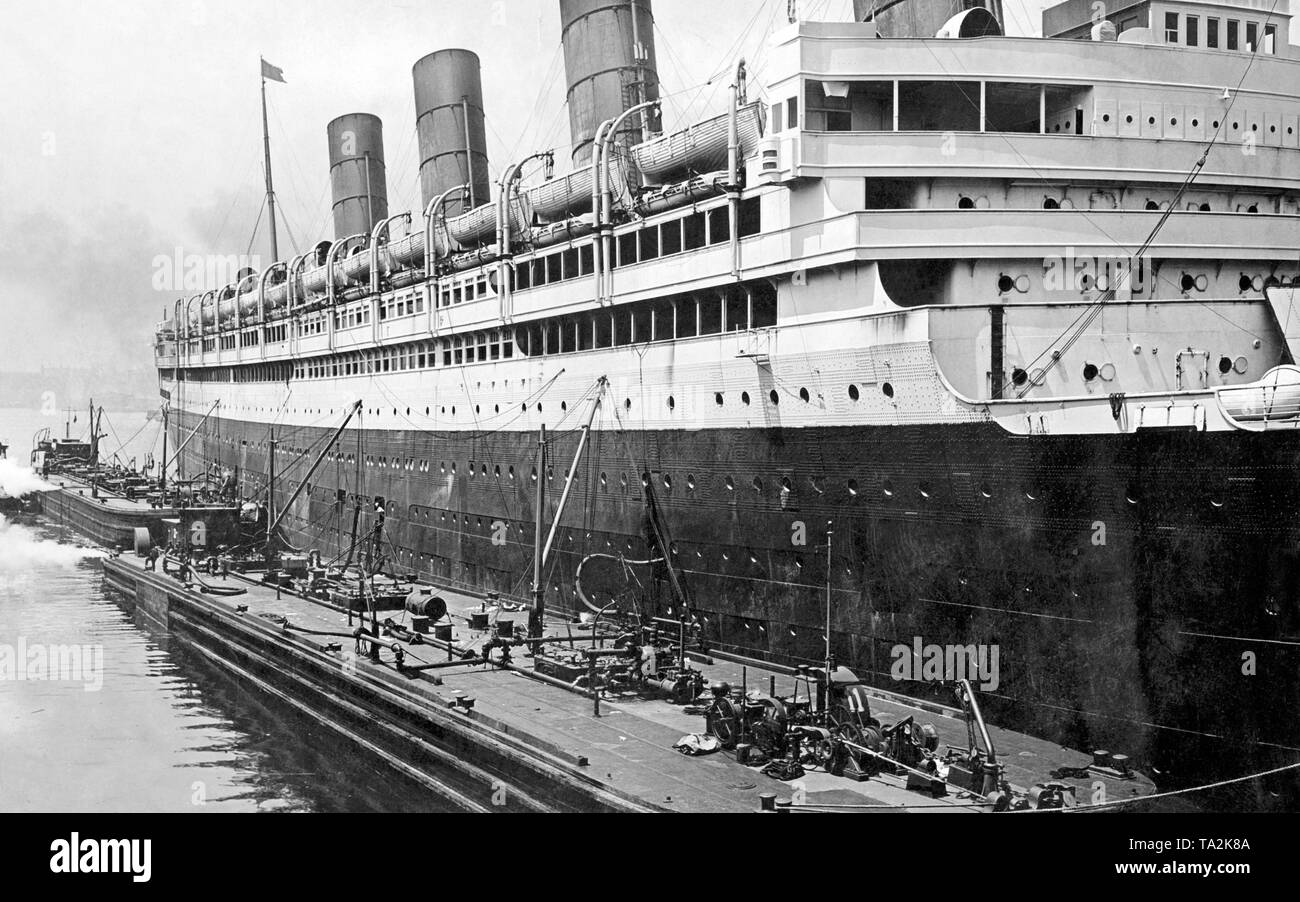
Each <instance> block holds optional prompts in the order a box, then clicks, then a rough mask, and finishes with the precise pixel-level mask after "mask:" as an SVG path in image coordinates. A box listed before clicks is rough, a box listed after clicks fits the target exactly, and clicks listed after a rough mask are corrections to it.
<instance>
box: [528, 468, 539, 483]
mask: <svg viewBox="0 0 1300 902" xmlns="http://www.w3.org/2000/svg"><path fill="white" fill-rule="evenodd" d="M528 478H529V479H531V480H532V481H533V482H536V481H537V468H536V467H533V472H532V473H531V474H530V475H529V477H528Z"/></svg>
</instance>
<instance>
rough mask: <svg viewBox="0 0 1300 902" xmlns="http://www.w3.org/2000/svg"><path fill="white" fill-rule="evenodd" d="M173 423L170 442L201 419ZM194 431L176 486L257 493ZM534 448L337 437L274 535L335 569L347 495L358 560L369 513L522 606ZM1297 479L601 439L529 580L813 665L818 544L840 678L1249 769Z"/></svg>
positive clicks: (424, 568) (1117, 440)
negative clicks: (182, 481)
mask: <svg viewBox="0 0 1300 902" xmlns="http://www.w3.org/2000/svg"><path fill="white" fill-rule="evenodd" d="M176 419H177V420H178V422H176V423H175V424H174V426H175V428H176V429H177V430H178V431H188V430H189V429H191V428H193V426H194V425H195V424H196V423H197V422H198V419H197V417H196V416H194V415H193V414H187V415H183V416H180V417H177V418H176ZM208 431H210V434H208V435H205V436H204V437H203V438H202V440H196V441H195V442H193V443H192V444H191V446H190V447H188V448H187V449H186V452H185V461H184V464H185V466H186V467H187V469H188V470H189V471H190V472H198V471H201V470H202V468H203V467H204V466H205V463H212V462H219V463H220V464H221V465H222V466H224V467H227V468H230V469H237V470H239V472H240V474H241V483H242V484H243V485H244V486H245V493H246V494H251V493H253V492H254V491H255V490H256V488H257V487H259V486H261V485H264V483H265V476H264V474H265V473H266V472H267V470H268V467H267V460H266V453H265V450H264V447H265V445H266V440H267V438H268V428H267V425H266V424H265V423H255V422H247V421H241V420H237V419H231V418H223V419H220V420H219V421H217V422H216V423H215V424H213V425H211V426H210V430H205V432H208ZM330 432H331V430H330V429H328V428H312V427H298V428H294V429H292V430H291V433H290V434H291V435H292V439H291V440H288V441H286V442H285V444H287V445H290V448H291V450H296V451H301V452H304V454H303V455H302V456H301V457H300V458H299V459H298V461H297V462H295V463H293V464H292V465H291V467H292V468H291V469H285V466H284V463H283V462H282V463H281V464H280V468H281V471H282V473H283V476H282V478H280V479H279V480H277V486H276V490H277V491H276V497H277V509H279V507H280V506H281V505H284V504H285V503H286V502H287V501H288V500H289V496H290V494H291V493H292V491H293V489H294V488H295V487H296V480H299V479H301V477H302V474H303V473H305V471H306V468H307V466H308V463H307V461H308V459H309V458H310V457H311V456H313V455H312V454H306V453H305V452H308V451H311V452H316V451H319V450H320V449H321V448H323V447H324V445H325V442H326V441H327V437H328V435H329V434H330ZM537 439H538V436H537V434H536V433H533V432H526V431H518V432H512V431H490V432H483V433H464V432H438V431H424V430H416V429H412V430H409V431H404V430H395V429H382V430H372V429H363V430H355V431H352V432H349V433H348V434H347V435H346V436H345V438H344V439H343V441H342V442H341V443H340V445H339V446H337V448H336V450H335V452H331V455H330V458H329V459H327V461H326V462H325V463H324V464H323V465H322V466H321V467H320V468H319V470H318V471H317V473H316V474H315V475H314V477H313V479H312V482H311V485H310V490H309V491H306V492H304V493H302V495H301V496H300V498H299V500H297V501H296V502H295V504H294V506H293V508H292V509H291V510H290V511H289V512H288V514H287V516H286V520H285V526H286V528H287V530H288V532H289V534H290V536H291V537H292V538H293V541H295V543H297V544H299V545H309V546H310V547H314V548H319V549H321V550H322V551H323V552H325V553H326V554H333V555H343V554H345V553H346V550H347V549H348V547H349V546H351V545H352V542H353V533H352V523H353V519H354V516H353V515H354V509H353V507H354V504H355V503H356V500H357V498H358V497H360V498H361V499H363V503H362V505H361V507H362V511H363V513H362V516H361V518H360V526H359V535H361V536H363V537H364V536H365V535H367V534H368V531H369V530H370V529H371V526H372V524H373V523H374V517H373V510H372V507H373V502H374V500H375V499H376V498H382V499H383V501H384V508H385V513H386V517H385V534H386V539H385V544H386V545H387V551H386V554H387V556H388V558H389V560H390V561H391V566H393V567H394V568H395V569H397V570H399V571H402V572H410V573H416V574H419V576H420V577H422V578H424V579H428V580H430V581H432V582H434V583H442V584H445V585H448V586H452V587H456V588H460V589H466V590H472V591H481V592H488V591H493V592H500V593H501V594H502V595H503V596H504V597H507V598H515V599H519V600H524V599H526V598H527V597H528V595H529V591H530V588H531V586H530V583H529V580H530V574H531V561H532V550H533V544H534V539H533V522H534V505H535V500H536V494H537V486H536V483H535V482H534V480H533V478H532V473H533V472H534V467H535V464H536V454H537V444H538V442H537ZM577 443H578V433H577V431H575V430H571V431H569V432H565V433H559V434H557V435H556V436H554V437H553V439H552V441H551V442H550V444H549V453H550V456H549V461H550V465H549V467H548V468H547V470H544V471H543V472H542V474H541V478H542V479H543V480H545V481H546V495H547V497H546V502H545V511H544V516H543V523H544V527H543V529H544V532H545V531H546V530H548V529H549V524H550V522H551V519H552V517H553V516H554V514H555V511H556V503H557V501H558V499H559V496H560V494H561V490H562V488H563V486H564V481H565V475H566V472H567V470H568V468H569V466H570V464H571V462H572V459H573V455H574V453H575V451H576V448H577ZM348 454H352V455H355V457H354V458H349V457H348V456H347V455H348ZM336 458H337V459H336ZM368 459H369V461H370V462H367V460H368ZM281 460H282V461H283V458H282V459H281ZM356 460H361V461H362V463H361V464H360V465H358V464H356V463H355V461H356ZM381 460H382V461H384V462H385V465H384V466H380V464H379V462H380V461H381ZM394 464H395V465H394ZM1298 465H1300V436H1297V435H1293V434H1277V433H1273V434H1252V433H1245V432H1233V433H1223V432H1220V433H1205V432H1199V431H1195V430H1145V429H1144V430H1138V431H1137V432H1135V433H1132V434H1124V435H1114V436H1079V435H1072V436H1045V435H1033V436H1013V435H1011V434H1009V433H1007V432H1006V431H1004V430H1003V429H1002V428H1001V427H999V426H997V425H996V424H992V423H975V424H964V425H954V424H944V425H915V426H856V427H828V428H799V429H781V428H772V429H717V430H708V429H704V430H689V431H688V430H682V431H672V430H654V431H626V432H624V431H602V430H597V431H594V432H593V433H592V435H591V438H590V441H589V442H588V444H587V447H586V449H585V451H584V453H583V455H582V457H581V459H580V460H579V462H578V465H577V470H576V476H575V483H574V486H573V489H572V491H571V492H570V497H569V499H568V503H567V506H566V509H565V512H564V515H563V518H562V523H561V526H560V528H559V529H558V530H557V534H556V537H555V543H554V551H553V552H552V554H551V555H550V557H549V558H548V560H547V567H546V577H545V580H544V581H545V584H546V598H547V605H548V609H549V610H552V611H564V612H568V613H573V612H575V611H578V610H585V609H586V608H585V607H584V603H583V601H582V600H581V598H580V597H579V594H578V588H579V587H578V586H577V585H575V576H576V575H577V574H578V572H579V565H583V570H582V571H581V589H582V590H583V591H585V593H586V595H587V597H588V600H589V601H594V603H595V604H598V605H603V604H605V603H607V602H609V601H611V600H614V599H617V600H618V606H619V608H620V609H622V610H625V611H633V610H635V611H637V612H640V613H653V614H659V615H669V616H672V615H675V614H676V613H678V612H679V611H680V599H681V594H679V591H680V592H684V593H685V595H686V597H687V598H688V599H689V603H690V608H691V612H692V614H693V615H694V617H695V618H696V619H697V620H698V621H699V626H700V635H701V638H702V639H703V641H704V642H705V643H706V644H707V645H708V646H709V647H711V648H713V649H716V650H718V651H723V652H729V653H733V654H738V655H744V656H749V657H753V658H758V659H762V660H769V661H774V662H778V663H782V664H788V665H798V664H805V663H806V664H816V663H819V662H820V661H822V660H823V658H824V655H825V640H824V635H825V628H824V624H825V619H826V599H827V588H826V587H827V576H828V574H827V558H826V554H825V551H824V548H825V546H826V544H827V531H828V522H829V524H831V525H830V530H831V533H832V534H831V537H830V546H831V556H830V568H829V570H830V573H829V579H830V587H831V590H830V599H831V615H830V619H831V646H832V653H833V655H834V658H835V660H836V661H837V663H840V664H843V665H845V666H848V667H850V668H852V669H853V670H854V671H856V672H857V673H858V674H859V675H860V676H862V677H863V678H865V679H868V680H870V681H871V682H873V683H875V684H877V685H880V686H883V687H887V688H891V689H895V690H901V691H906V692H911V693H914V694H928V695H935V696H940V697H943V696H945V695H946V696H947V699H946V700H951V696H950V692H951V689H950V684H949V686H948V687H945V686H944V685H942V684H941V683H940V682H939V678H943V677H947V678H952V677H953V676H961V675H963V674H961V673H955V672H954V671H953V670H952V668H951V666H950V667H949V668H948V670H947V671H946V672H942V673H940V672H938V671H935V670H926V669H925V668H924V666H923V659H924V658H926V657H927V652H928V651H929V650H930V649H931V648H932V647H935V646H938V647H940V648H944V647H949V648H953V647H962V648H963V649H970V651H971V652H972V655H971V659H972V660H975V659H976V656H977V655H979V654H983V655H985V657H984V658H983V661H984V663H985V665H986V670H987V669H988V668H989V667H992V666H993V664H994V662H996V672H985V673H980V672H979V671H978V670H977V669H976V668H974V667H971V668H968V672H967V673H966V674H965V675H969V676H971V677H972V679H973V680H976V681H978V682H982V683H983V685H984V691H983V693H982V698H983V699H984V707H985V710H986V711H987V712H988V713H989V714H990V717H991V719H992V720H994V721H995V722H996V723H998V724H999V725H1002V726H1006V727H1008V728H1014V729H1022V730H1027V731H1030V732H1035V733H1037V734H1039V735H1043V736H1047V737H1050V738H1053V739H1056V740H1058V741H1060V742H1062V743H1064V744H1068V745H1071V746H1074V747H1077V748H1083V749H1093V748H1106V749H1109V750H1111V751H1115V752H1124V753H1126V754H1129V755H1130V756H1131V757H1132V758H1133V759H1134V760H1135V761H1136V762H1138V763H1140V764H1142V765H1144V766H1149V767H1154V768H1156V769H1158V770H1160V771H1161V772H1163V773H1166V774H1169V775H1171V778H1172V779H1177V778H1179V777H1184V776H1185V777H1186V778H1188V779H1190V778H1191V774H1192V773H1196V774H1204V773H1206V772H1207V771H1214V772H1230V773H1244V772H1246V771H1247V769H1248V767H1250V766H1252V765H1253V764H1259V763H1265V764H1266V763H1269V762H1271V761H1272V760H1274V758H1275V757H1277V756H1287V755H1288V753H1290V752H1293V750H1294V749H1295V747H1297V746H1300V736H1298V735H1297V734H1298V733H1300V728H1298V727H1297V722H1296V718H1295V717H1294V716H1293V713H1294V712H1295V711H1296V710H1300V604H1298V599H1297V590H1296V576H1297V568H1298V566H1300V556H1298V555H1297V552H1296V548H1297V538H1300V535H1298V531H1297V529H1296V527H1295V522H1294V520H1295V518H1294V511H1296V510H1297V509H1298V508H1297V504H1298V502H1300V498H1298V497H1297V487H1296V481H1295V479H1294V476H1293V474H1294V473H1295V472H1296V467H1297V466H1298ZM426 471H427V472H426ZM548 471H549V473H548ZM471 473H472V474H473V475H472V476H471V475H470V474H471ZM783 480H785V481H786V482H783ZM814 480H815V481H814ZM358 489H359V490H360V491H358ZM653 512H657V515H656V514H655V513H653ZM660 545H666V546H668V547H669V548H670V549H671V559H672V562H673V565H674V568H675V573H676V576H677V582H678V583H679V584H680V586H681V587H682V588H681V590H675V589H674V587H673V580H672V579H670V578H669V577H670V574H669V573H668V571H667V569H666V568H665V567H664V566H663V565H662V564H658V565H656V564H653V563H650V564H645V563H636V562H645V561H653V560H655V559H656V557H657V554H658V548H659V546H660ZM592 555H597V556H598V557H594V558H593V557H591V556H592ZM620 559H621V560H620ZM584 561H585V564H584ZM972 646H973V648H972ZM993 654H996V658H993ZM918 655H919V657H918Z"/></svg>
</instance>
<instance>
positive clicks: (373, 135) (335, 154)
mask: <svg viewBox="0 0 1300 902" xmlns="http://www.w3.org/2000/svg"><path fill="white" fill-rule="evenodd" d="M325 135H326V137H327V138H328V139H329V144H330V189H331V193H332V197H333V200H334V238H335V239H340V238H346V237H348V236H349V235H356V234H359V233H361V232H364V233H365V234H367V235H369V234H370V233H371V232H373V231H374V229H375V226H376V225H378V224H379V223H381V222H383V221H384V220H385V219H387V218H388V176H387V169H386V168H385V166H384V126H383V123H382V122H380V121H379V117H378V116H372V115H371V114H370V113H348V114H347V115H346V116H340V117H338V118H337V119H335V120H334V121H333V122H331V123H330V124H329V125H327V126H325Z"/></svg>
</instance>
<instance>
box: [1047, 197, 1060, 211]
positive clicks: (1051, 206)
mask: <svg viewBox="0 0 1300 902" xmlns="http://www.w3.org/2000/svg"><path fill="white" fill-rule="evenodd" d="M1043 209H1044V210H1059V209H1061V202H1060V201H1058V200H1057V199H1056V198H1054V197H1045V198H1043Z"/></svg>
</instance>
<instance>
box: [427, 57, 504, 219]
mask: <svg viewBox="0 0 1300 902" xmlns="http://www.w3.org/2000/svg"><path fill="white" fill-rule="evenodd" d="M411 76H412V78H413V79H414V80H415V125H416V130H417V131H418V132H419V139H420V196H421V197H422V198H424V206H426V207H427V206H428V205H429V202H430V201H431V200H433V199H434V198H436V197H437V196H438V195H440V194H442V193H443V192H444V191H448V190H450V189H452V188H456V187H459V186H460V185H465V184H468V185H469V186H470V199H469V203H468V205H462V203H461V200H460V196H459V195H458V194H455V195H452V196H451V197H450V198H448V200H447V205H446V207H445V208H444V209H445V210H446V213H447V215H448V216H455V215H457V214H459V213H461V212H463V211H464V210H465V209H472V208H473V207H477V206H481V205H483V204H486V203H488V202H489V201H490V200H491V199H492V191H491V187H490V185H491V180H490V179H489V178H488V156H487V137H486V133H485V131H484V123H483V81H482V75H481V71H480V67H479V60H478V54H476V53H473V52H471V51H469V50H439V51H437V52H435V53H430V54H429V55H428V56H426V57H424V58H423V59H421V60H420V61H419V62H417V63H416V64H415V66H414V67H412V69H411Z"/></svg>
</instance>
